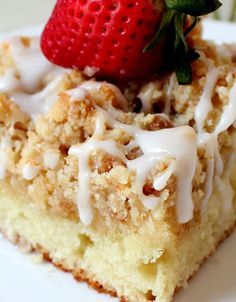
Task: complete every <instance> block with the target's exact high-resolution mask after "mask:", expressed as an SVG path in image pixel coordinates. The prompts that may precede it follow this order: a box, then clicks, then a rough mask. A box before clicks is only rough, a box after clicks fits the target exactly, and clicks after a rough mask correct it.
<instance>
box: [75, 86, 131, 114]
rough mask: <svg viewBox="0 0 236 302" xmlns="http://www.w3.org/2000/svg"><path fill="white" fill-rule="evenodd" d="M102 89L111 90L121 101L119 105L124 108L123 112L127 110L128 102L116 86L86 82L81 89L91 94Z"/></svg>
mask: <svg viewBox="0 0 236 302" xmlns="http://www.w3.org/2000/svg"><path fill="white" fill-rule="evenodd" d="M102 87H108V88H109V89H110V90H112V91H113V93H114V94H115V96H116V98H117V100H119V105H120V106H121V107H122V109H123V110H126V109H127V100H126V98H125V97H124V96H123V94H122V93H121V91H120V89H119V88H117V87H116V86H115V85H113V84H110V83H107V82H97V81H92V80H91V81H86V82H83V83H82V84H81V85H80V87H79V89H84V90H85V91H87V92H88V93H91V92H99V91H100V89H101V88H102ZM74 91H75V90H74Z"/></svg>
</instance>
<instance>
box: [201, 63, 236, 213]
mask: <svg viewBox="0 0 236 302" xmlns="http://www.w3.org/2000/svg"><path fill="white" fill-rule="evenodd" d="M218 76H219V69H217V68H211V69H210V70H209V73H208V75H207V77H206V84H205V88H204V92H203V95H202V97H201V99H200V102H199V104H198V106H197V107H196V110H195V120H196V124H197V130H198V145H199V146H200V147H204V148H205V156H206V158H207V171H206V182H205V185H204V193H205V195H204V197H203V199H202V208H201V211H202V213H203V214H204V213H205V210H206V206H207V201H208V199H209V197H210V196H211V194H212V191H213V177H214V171H216V172H217V177H218V178H219V177H220V176H221V174H222V172H223V168H224V167H223V160H222V157H221V155H220V151H219V143H218V136H219V134H221V133H222V132H224V131H226V130H227V129H228V128H229V127H230V126H231V125H233V124H234V123H235V120H236V81H235V83H234V85H233V87H232V88H231V90H230V92H229V99H228V103H227V105H225V106H224V108H223V112H222V114H221V118H220V120H219V122H218V124H217V125H216V128H215V130H214V131H213V132H212V133H207V132H206V131H205V130H204V124H205V120H206V118H207V116H208V114H209V113H210V111H211V110H213V105H212V102H211V99H212V94H213V91H214V87H215V85H216V83H217V80H218Z"/></svg>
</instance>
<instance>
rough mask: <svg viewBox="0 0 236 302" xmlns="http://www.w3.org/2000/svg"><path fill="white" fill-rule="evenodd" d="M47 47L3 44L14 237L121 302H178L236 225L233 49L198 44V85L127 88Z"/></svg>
mask: <svg viewBox="0 0 236 302" xmlns="http://www.w3.org/2000/svg"><path fill="white" fill-rule="evenodd" d="M38 42H39V41H38V39H37V38H32V39H29V38H23V37H21V38H20V37H15V38H11V39H9V40H8V41H6V42H4V43H2V44H1V47H0V92H1V94H0V179H1V180H0V229H1V231H2V233H3V234H5V236H6V237H7V238H8V239H9V240H12V241H13V242H15V243H18V242H21V243H22V242H26V243H27V244H30V246H31V247H32V249H34V250H38V251H40V252H42V253H43V254H44V255H45V256H46V257H47V258H48V259H50V260H51V261H52V262H53V263H54V264H55V265H57V266H59V267H60V268H62V269H64V270H67V271H70V272H71V273H72V274H73V275H74V276H75V278H76V279H78V280H86V281H87V282H88V283H89V284H91V285H92V286H93V287H95V288H97V289H98V290H102V291H106V292H108V293H110V294H112V295H117V296H118V297H120V299H121V300H122V301H130V302H136V301H139V302H146V301H157V302H167V301H171V300H172V298H173V294H174V292H175V291H176V290H177V289H178V288H179V287H182V286H185V284H186V282H187V280H188V279H189V278H190V277H191V276H192V275H193V273H194V272H195V271H197V270H198V268H199V266H200V264H201V263H202V262H203V261H204V259H205V258H206V257H208V256H209V255H210V254H212V253H213V252H214V251H215V249H216V246H217V245H218V244H219V242H220V241H222V240H223V239H224V238H225V237H226V236H227V234H228V233H229V232H230V231H231V230H232V228H233V226H234V224H235V221H236V199H235V190H236V158H235V154H236V153H235V151H236V139H235V132H236V131H235V121H236V65H235V63H234V61H233V58H234V56H233V51H232V48H230V47H229V48H228V47H227V46H222V47H216V46H215V45H214V44H212V43H210V42H203V41H199V40H197V41H196V42H195V44H196V45H195V48H196V49H198V51H199V53H200V54H201V58H200V59H199V60H198V61H196V62H195V63H194V64H193V73H194V77H193V82H192V84H191V85H187V86H181V85H178V83H177V81H176V78H175V76H174V75H171V76H163V77H162V78H158V79H155V80H152V81H148V82H142V83H140V82H131V83H128V84H127V85H126V86H125V87H122V92H121V90H120V89H119V88H118V87H116V86H114V85H112V84H109V83H107V82H98V81H96V80H95V79H89V78H88V77H87V76H86V75H82V74H81V73H79V72H76V71H73V70H69V69H62V68H59V67H56V66H54V65H52V64H50V63H48V62H47V61H46V60H45V59H44V58H43V56H42V54H41V52H40V50H39V45H38ZM90 73H91V70H90ZM138 99H139V100H140V104H139V103H138ZM138 107H140V108H142V109H141V110H139V108H138ZM135 112H139V113H135Z"/></svg>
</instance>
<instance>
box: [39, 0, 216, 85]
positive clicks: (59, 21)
mask: <svg viewBox="0 0 236 302" xmlns="http://www.w3.org/2000/svg"><path fill="white" fill-rule="evenodd" d="M219 6H220V3H219V2H218V0H165V1H164V0H155V1H154V0H138V1H136V0H102V1H101V0H58V1H57V4H56V6H55V8H54V11H53V13H52V16H51V18H50V19H49V21H48V23H47V25H46V27H45V29H44V31H43V34H42V37H41V48H42V51H43V53H44V55H45V56H46V57H47V58H48V59H49V60H50V61H51V62H53V63H54V64H57V65H60V66H63V67H69V68H78V69H80V70H84V69H85V68H86V67H92V68H93V69H94V71H95V73H96V76H98V77H109V78H114V79H117V78H118V79H130V78H144V77H146V76H148V75H151V74H153V73H155V72H156V71H157V70H159V69H160V67H161V66H163V63H164V62H168V64H165V65H168V68H169V69H175V70H177V77H178V79H179V82H180V83H181V82H182V83H183V84H186V83H189V82H190V81H191V61H192V60H195V59H197V55H196V53H195V52H194V51H192V50H191V49H189V47H188V45H187V43H186V40H185V35H184V34H185V33H184V30H185V27H186V20H187V19H186V17H187V15H188V14H190V15H191V16H193V19H194V22H193V24H192V25H190V28H189V29H188V31H191V29H192V28H193V27H194V25H195V23H196V20H197V19H196V17H197V16H199V15H203V14H205V13H208V12H210V11H213V10H215V9H216V8H218V7H219ZM150 41H151V42H150ZM149 42H150V43H149Z"/></svg>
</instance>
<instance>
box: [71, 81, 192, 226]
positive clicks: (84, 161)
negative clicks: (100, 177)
mask: <svg viewBox="0 0 236 302" xmlns="http://www.w3.org/2000/svg"><path fill="white" fill-rule="evenodd" d="M80 88H81V86H80ZM80 88H79V89H80ZM96 109H97V111H98V115H97V123H96V130H95V132H94V135H93V137H92V138H90V139H89V140H88V141H86V142H85V143H83V144H81V145H79V146H73V147H72V148H71V149H70V150H69V154H71V155H74V156H77V157H78V161H79V175H78V179H79V189H78V194H77V204H78V209H79V213H80V218H81V221H82V222H83V223H84V224H86V225H88V224H90V223H91V222H92V220H93V214H92V209H91V205H90V194H89V191H90V190H89V186H90V178H91V171H90V168H89V164H88V162H89V156H90V154H91V152H95V151H98V150H103V151H105V152H107V153H109V154H112V155H113V156H115V157H118V158H120V159H121V160H122V161H123V162H124V163H125V164H126V165H127V167H128V168H129V169H130V170H133V171H134V172H135V173H136V177H137V183H138V185H137V188H138V195H139V198H140V200H141V201H142V202H143V204H144V206H145V207H146V208H148V209H154V208H155V207H156V206H157V205H158V199H157V198H156V197H155V196H145V195H144V194H143V191H142V190H143V186H144V185H145V183H146V181H147V178H148V176H149V175H150V172H151V170H152V169H153V167H154V166H155V164H156V163H157V162H158V161H161V160H163V159H170V160H171V164H170V166H169V167H168V168H167V169H166V171H164V172H163V173H162V174H161V175H158V176H157V177H154V186H155V187H156V188H157V189H159V190H162V189H164V187H165V186H166V185H167V183H168V180H169V179H170V177H171V175H172V174H173V173H174V174H175V175H176V177H177V179H178V180H177V186H178V196H177V203H176V206H177V216H178V220H179V222H180V223H185V222H187V221H189V220H191V219H192V216H193V208H194V207H193V202H192V179H193V176H194V173H195V169H196V162H197V152H196V150H197V140H196V133H195V131H194V130H193V129H192V128H191V127H188V126H183V127H178V128H173V129H163V130H159V131H153V132H150V131H145V130H141V129H140V128H138V127H136V126H132V125H126V124H123V123H121V122H119V121H118V120H117V118H118V117H119V115H120V114H121V112H120V111H119V110H117V109H115V108H114V107H111V108H110V110H108V111H104V110H103V109H102V108H100V107H98V106H97V108H96ZM105 124H108V125H110V126H111V127H113V128H118V129H123V130H124V131H126V132H127V133H129V134H130V135H131V136H133V140H132V141H131V143H130V144H129V145H128V146H126V147H125V148H126V149H127V150H128V149H130V147H131V146H132V147H133V146H139V147H140V148H141V150H142V152H143V155H142V156H141V157H139V158H137V159H135V160H128V159H127V158H126V157H125V155H124V152H122V151H121V149H120V148H118V147H117V146H116V143H115V141H112V140H104V141H99V140H98V139H97V137H99V135H101V134H102V133H103V132H104V129H105ZM167 138H168V139H167Z"/></svg>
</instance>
